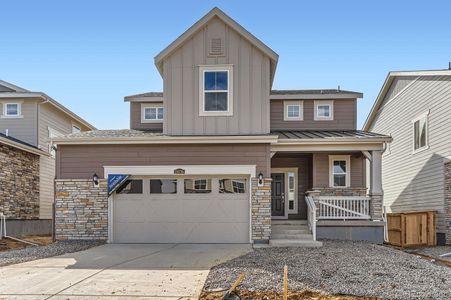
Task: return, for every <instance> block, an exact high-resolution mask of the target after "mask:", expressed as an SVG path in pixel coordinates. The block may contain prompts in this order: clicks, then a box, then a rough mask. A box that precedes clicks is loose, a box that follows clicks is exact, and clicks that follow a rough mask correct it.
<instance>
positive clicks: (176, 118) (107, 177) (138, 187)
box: [54, 8, 390, 246]
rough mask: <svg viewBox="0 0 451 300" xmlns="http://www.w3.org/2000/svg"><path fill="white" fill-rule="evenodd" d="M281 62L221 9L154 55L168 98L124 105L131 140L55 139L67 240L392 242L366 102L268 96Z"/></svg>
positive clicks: (114, 133) (147, 97)
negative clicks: (360, 113)
mask: <svg viewBox="0 0 451 300" xmlns="http://www.w3.org/2000/svg"><path fill="white" fill-rule="evenodd" d="M277 61H278V55H277V54H276V53H275V52H274V51H273V50H271V49H270V48H269V47H268V46H266V45H265V44H263V43H262V42H261V41H260V40H258V39H257V38H256V37H255V36H253V35H252V34H250V33H249V32H248V31H247V30H246V29H244V28H243V27H242V26H240V25H239V24H238V23H237V22H235V21H234V20H232V19H231V18H230V17H228V16H227V15H225V14H224V13H223V12H222V11H221V10H219V9H217V8H214V9H213V10H211V11H210V12H209V13H208V14H207V15H205V16H204V17H203V18H201V19H200V20H199V21H198V22H196V23H195V24H194V25H193V26H192V27H190V28H189V29H188V30H187V31H186V32H185V33H183V34H182V35H181V36H180V37H178V38H177V39H176V40H175V41H174V42H172V43H171V44H170V45H169V46H168V47H166V48H165V49H164V50H163V51H161V53H159V54H158V55H157V56H156V57H155V65H156V67H157V69H158V72H159V73H160V74H161V76H162V78H163V92H149V93H144V94H139V95H134V96H128V97H125V101H127V102H129V103H130V127H131V129H130V130H99V131H91V132H86V133H78V134H72V135H68V136H66V137H62V138H57V139H55V140H54V142H55V143H56V144H57V145H58V151H57V170H56V172H57V179H56V190H57V191H56V234H57V238H59V239H78V238H89V239H105V240H108V241H109V242H113V243H135V242H139V243H254V244H268V243H270V244H272V245H311V246H317V245H320V244H321V243H320V242H317V241H316V239H317V238H325V237H331V238H342V239H367V240H371V241H375V242H382V240H383V222H382V221H381V220H382V186H381V154H382V151H383V150H384V148H385V145H386V143H387V142H389V141H390V137H388V136H384V135H379V134H375V133H371V132H364V131H360V130H356V119H357V101H358V100H357V99H359V98H361V97H362V94H361V93H358V92H351V91H345V90H340V89H324V90H289V91H287V90H283V91H282V90H272V84H273V80H274V76H275V72H276V66H277ZM367 160H368V161H370V162H371V163H370V167H369V169H368V172H369V174H370V177H369V178H367V177H366V170H367V169H366V161H367ZM367 182H368V183H369V190H368V189H367ZM71 207H77V209H76V210H71V209H70V208H71ZM344 220H346V221H344Z"/></svg>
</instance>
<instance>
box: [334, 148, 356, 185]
mask: <svg viewBox="0 0 451 300" xmlns="http://www.w3.org/2000/svg"><path fill="white" fill-rule="evenodd" d="M350 160H351V159H350V156H349V155H331V156H329V172H330V174H329V186H330V187H349V186H350V183H351V175H350V174H351V172H350V169H351V162H350Z"/></svg>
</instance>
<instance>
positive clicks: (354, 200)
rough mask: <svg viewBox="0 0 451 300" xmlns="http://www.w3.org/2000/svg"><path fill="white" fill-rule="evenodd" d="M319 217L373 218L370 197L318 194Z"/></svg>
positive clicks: (343, 218)
mask: <svg viewBox="0 0 451 300" xmlns="http://www.w3.org/2000/svg"><path fill="white" fill-rule="evenodd" d="M315 200H316V201H317V205H318V219H335V220H336V219H339V220H346V219H352V220H358V219H364V220H367V219H371V216H370V197H356V196H349V197H348V196H318V197H315Z"/></svg>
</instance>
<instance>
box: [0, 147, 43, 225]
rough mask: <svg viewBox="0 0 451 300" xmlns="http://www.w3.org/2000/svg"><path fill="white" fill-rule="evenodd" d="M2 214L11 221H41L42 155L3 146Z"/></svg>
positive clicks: (0, 175) (0, 154)
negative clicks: (40, 163)
mask: <svg viewBox="0 0 451 300" xmlns="http://www.w3.org/2000/svg"><path fill="white" fill-rule="evenodd" d="M0 212H1V213H3V214H4V215H5V216H6V217H7V218H8V219H22V220H29V219H38V218H39V155H36V154H33V153H29V152H26V151H23V150H20V149H17V148H14V147H11V146H7V145H4V144H0Z"/></svg>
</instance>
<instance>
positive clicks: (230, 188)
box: [219, 179, 246, 194]
mask: <svg viewBox="0 0 451 300" xmlns="http://www.w3.org/2000/svg"><path fill="white" fill-rule="evenodd" d="M219 193H222V194H244V193H246V179H219Z"/></svg>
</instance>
